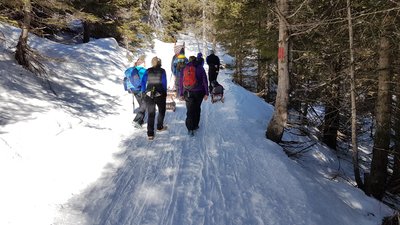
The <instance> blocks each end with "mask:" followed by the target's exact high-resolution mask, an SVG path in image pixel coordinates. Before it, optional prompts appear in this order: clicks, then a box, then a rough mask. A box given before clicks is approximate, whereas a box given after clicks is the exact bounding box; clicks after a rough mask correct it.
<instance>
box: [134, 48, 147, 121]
mask: <svg viewBox="0 0 400 225" xmlns="http://www.w3.org/2000/svg"><path fill="white" fill-rule="evenodd" d="M145 59H146V56H144V55H142V56H140V57H139V58H138V59H137V60H136V62H135V64H134V66H133V68H136V69H137V71H138V74H139V77H140V81H141V82H142V80H143V75H144V74H145V72H146V68H145V66H146V65H145ZM132 95H133V98H132V102H133V103H132V104H133V113H136V117H135V118H134V119H133V122H132V123H133V125H134V126H135V127H138V126H139V127H140V126H142V124H143V122H144V121H143V118H144V115H145V113H146V106H145V103H144V101H143V98H142V94H141V92H140V91H139V92H132ZM135 98H136V101H137V102H138V103H139V107H138V108H137V109H135ZM137 114H142V115H143V118H142V117H138V118H137Z"/></svg>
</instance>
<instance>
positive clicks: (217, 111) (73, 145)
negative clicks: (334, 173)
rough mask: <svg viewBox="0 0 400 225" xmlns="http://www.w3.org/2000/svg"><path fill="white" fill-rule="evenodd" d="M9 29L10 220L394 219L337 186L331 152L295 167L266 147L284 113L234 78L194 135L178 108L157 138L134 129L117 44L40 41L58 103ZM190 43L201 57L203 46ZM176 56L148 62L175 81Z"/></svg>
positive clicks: (5, 211)
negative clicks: (19, 57) (26, 65)
mask: <svg viewBox="0 0 400 225" xmlns="http://www.w3.org/2000/svg"><path fill="white" fill-rule="evenodd" d="M0 31H1V32H2V33H3V34H4V35H5V36H6V37H7V41H6V42H3V43H2V45H1V46H2V48H1V49H0V50H1V51H0V58H1V61H0V75H1V80H0V87H1V89H0V101H1V102H2V104H1V105H0V113H1V114H0V149H1V150H0V177H1V181H2V185H1V186H0V199H1V201H0V210H1V214H0V224H13V225H14V224H18V225H24V224H38V225H44V224H52V225H56V224H57V225H68V224H71V225H72V224H74V225H75V224H82V225H91V224H104V225H106V224H107V225H108V224H110V225H119V224H149V225H150V224H152V225H153V224H160V225H190V224H193V225H194V224H204V225H205V224H208V225H213V224H215V225H222V224H226V225H228V224H229V225H239V224H243V225H253V224H276V225H279V224H282V225H283V224H285V225H287V224H296V225H303V224H304V225H311V224H324V225H337V224H343V225H345V224H363V225H369V224H371V225H372V224H374V225H375V224H380V221H381V219H382V217H383V216H386V215H389V214H390V213H391V210H390V209H388V208H387V207H386V206H385V205H383V204H380V203H379V202H378V201H376V200H374V199H372V198H369V197H366V196H365V195H364V194H363V193H362V192H361V191H360V190H358V189H356V188H354V187H352V186H351V185H349V184H347V183H346V182H340V181H338V180H331V179H327V178H326V176H324V175H326V172H327V171H328V172H329V171H330V170H331V169H333V170H334V168H324V167H325V166H332V165H334V162H333V160H334V157H333V156H332V155H329V154H328V153H327V152H328V151H326V150H325V151H324V150H323V149H322V148H321V150H320V151H315V155H314V156H313V155H310V156H309V158H308V160H303V161H293V160H291V159H289V158H288V157H287V156H286V155H285V153H284V152H283V151H282V148H281V147H280V146H278V145H276V144H275V143H273V142H271V141H269V140H266V139H265V137H264V131H265V128H266V125H267V123H268V121H269V119H270V118H271V115H272V112H273V107H272V106H270V105H268V104H267V103H265V102H263V101H262V100H261V99H259V98H258V97H256V96H255V95H254V94H252V93H250V92H248V91H246V90H245V89H243V88H242V87H239V86H237V85H235V84H233V83H232V82H231V71H229V70H224V71H221V74H220V76H219V78H218V80H219V81H220V83H221V84H222V85H224V87H225V96H226V101H225V103H215V104H211V103H210V101H207V102H204V103H203V105H202V114H201V122H200V129H199V130H198V131H197V133H196V134H195V137H189V136H188V135H187V131H186V128H185V125H184V119H185V115H186V110H185V105H184V103H182V102H178V104H177V111H176V112H170V111H168V112H167V114H166V118H165V123H166V124H167V125H168V127H169V129H168V130H167V131H164V132H160V133H156V138H155V140H154V141H150V142H149V141H148V140H147V138H146V131H145V130H146V129H145V128H143V129H140V130H137V129H134V128H133V127H132V125H131V121H132V119H133V116H134V115H133V114H132V98H131V96H130V95H129V94H127V93H125V92H124V91H123V87H122V76H123V71H124V70H125V68H127V67H128V66H129V65H131V62H129V61H128V57H127V56H128V55H130V53H129V52H127V51H126V50H125V49H123V48H120V47H118V45H117V43H116V42H115V40H114V39H100V40H95V41H92V42H90V43H88V44H81V45H62V44H57V43H54V42H51V41H48V40H45V39H41V38H37V37H34V36H31V39H30V44H31V45H32V46H33V47H34V48H35V49H37V50H39V51H40V52H41V53H42V54H43V55H46V56H49V57H52V58H53V59H52V60H49V61H48V62H47V63H46V65H47V67H48V69H49V70H50V71H51V74H50V85H51V87H52V88H53V89H54V91H55V92H56V93H57V96H55V95H53V94H52V93H51V91H48V88H47V87H48V83H46V82H43V81H42V80H40V79H38V78H36V77H35V76H34V75H32V74H31V73H29V72H27V71H26V70H25V69H23V68H22V67H21V66H19V65H17V64H16V62H15V60H14V59H13V55H12V50H13V47H14V46H15V43H16V41H17V40H18V35H19V29H16V28H13V27H10V26H7V25H5V24H1V23H0ZM182 41H185V42H186V46H187V56H190V55H196V53H197V51H196V46H199V45H198V43H196V41H195V39H194V38H191V37H190V36H182ZM172 49H173V44H171V43H163V42H160V41H158V40H155V48H154V49H153V50H149V51H148V52H147V58H146V62H147V65H150V60H151V58H152V57H153V56H158V57H160V58H161V59H162V62H163V67H164V68H165V69H166V71H167V73H168V75H167V76H168V79H170V78H171V77H170V69H169V68H170V61H171V58H172V52H173V51H172ZM217 53H218V51H217ZM221 54H222V53H221ZM169 81H170V80H169ZM285 138H291V136H285ZM293 138H295V137H293ZM313 157H314V158H313ZM316 162H317V163H316ZM315 170H318V171H315Z"/></svg>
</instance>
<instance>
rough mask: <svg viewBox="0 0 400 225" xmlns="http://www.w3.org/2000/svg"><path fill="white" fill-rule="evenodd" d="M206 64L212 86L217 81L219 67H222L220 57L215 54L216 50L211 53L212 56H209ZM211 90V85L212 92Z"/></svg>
mask: <svg viewBox="0 0 400 225" xmlns="http://www.w3.org/2000/svg"><path fill="white" fill-rule="evenodd" d="M206 62H207V65H208V80H209V81H210V84H211V83H212V82H213V81H216V80H217V77H218V73H219V67H220V65H221V63H220V60H219V57H218V56H216V55H215V54H214V50H211V51H210V55H209V56H207V58H206ZM211 89H212V86H211V85H210V91H211Z"/></svg>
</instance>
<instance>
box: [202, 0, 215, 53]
mask: <svg viewBox="0 0 400 225" xmlns="http://www.w3.org/2000/svg"><path fill="white" fill-rule="evenodd" d="M202 3H203V9H202V10H203V11H202V16H201V17H202V20H203V24H202V26H203V27H202V28H203V31H202V36H203V54H204V55H207V53H208V52H207V33H206V32H207V21H206V10H207V0H202ZM214 50H215V49H214Z"/></svg>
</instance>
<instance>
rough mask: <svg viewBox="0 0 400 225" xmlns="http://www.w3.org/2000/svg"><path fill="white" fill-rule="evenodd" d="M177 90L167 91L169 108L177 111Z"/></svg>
mask: <svg viewBox="0 0 400 225" xmlns="http://www.w3.org/2000/svg"><path fill="white" fill-rule="evenodd" d="M175 97H176V92H175V91H172V90H168V91H167V105H166V108H167V110H171V111H173V112H175V110H176V102H175Z"/></svg>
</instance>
